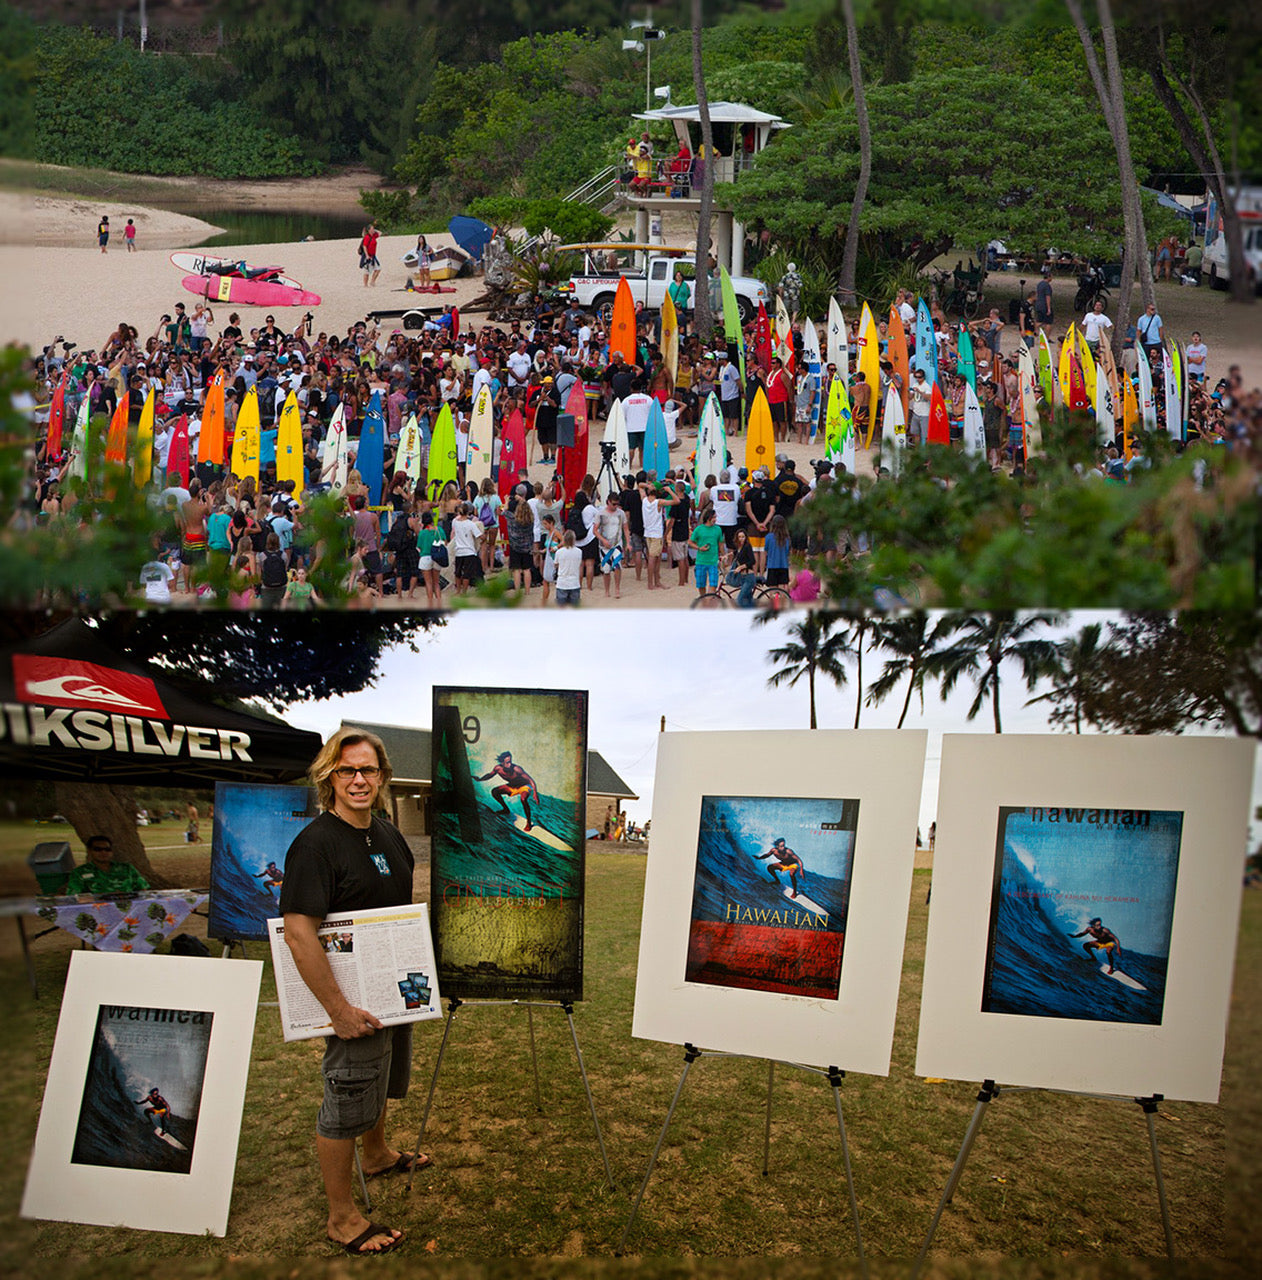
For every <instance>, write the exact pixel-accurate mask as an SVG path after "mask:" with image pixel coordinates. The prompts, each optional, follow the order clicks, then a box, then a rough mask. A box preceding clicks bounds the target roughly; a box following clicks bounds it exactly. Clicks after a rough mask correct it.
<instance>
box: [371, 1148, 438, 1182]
mask: <svg viewBox="0 0 1262 1280" xmlns="http://www.w3.org/2000/svg"><path fill="white" fill-rule="evenodd" d="M433 1163H434V1161H433V1158H432V1157H430V1156H427V1155H419V1156H417V1157H416V1159H415V1160H413V1158H412V1153H411V1152H410V1151H404V1152H402V1153H401V1154H400V1155H399V1158H398V1159H397V1160H396V1161H395V1162H394V1163H393V1164H392V1165H390V1166H388V1167H387V1168H385V1169H378V1170H377V1171H376V1172H375V1173H366V1174H364V1179H365V1181H370V1180H371V1179H373V1178H388V1177H390V1176H391V1175H392V1174H396V1173H412V1172H414V1171H416V1172H419V1171H420V1170H421V1169H428V1168H429V1166H430V1165H432V1164H433Z"/></svg>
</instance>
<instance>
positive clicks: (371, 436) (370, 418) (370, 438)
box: [355, 391, 386, 507]
mask: <svg viewBox="0 0 1262 1280" xmlns="http://www.w3.org/2000/svg"><path fill="white" fill-rule="evenodd" d="M385 461H386V420H385V417H384V416H383V415H382V412H381V392H380V391H374V392H373V393H372V399H371V400H370V401H369V402H368V412H367V413H365V414H364V428H363V430H362V431H361V432H360V433H359V452H358V453H357V454H356V455H355V469H356V470H357V471H358V472H359V474H360V475H361V476H362V477H363V480H364V483H365V484H366V485H367V486H368V505H369V506H370V507H379V506H380V505H381V484H382V468H383V467H384V466H385Z"/></svg>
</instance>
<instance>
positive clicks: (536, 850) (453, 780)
mask: <svg viewBox="0 0 1262 1280" xmlns="http://www.w3.org/2000/svg"><path fill="white" fill-rule="evenodd" d="M433 717H434V718H433V760H432V770H431V777H432V778H433V788H434V790H433V842H432V851H431V888H430V903H431V911H432V913H433V925H434V951H435V954H436V956H437V960H438V973H439V982H440V986H441V990H442V992H443V994H444V995H448V996H460V997H462V998H464V999H477V998H482V999H519V998H524V997H535V998H540V999H547V1000H578V999H581V998H582V994H583V889H584V853H585V845H584V841H585V825H586V787H587V694H586V693H583V692H577V691H574V690H546V689H543V690H541V689H476V688H454V687H446V686H435V688H434V704H433Z"/></svg>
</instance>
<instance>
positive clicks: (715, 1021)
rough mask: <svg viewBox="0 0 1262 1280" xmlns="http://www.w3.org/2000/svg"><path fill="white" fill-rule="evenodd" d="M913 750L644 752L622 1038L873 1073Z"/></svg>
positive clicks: (916, 769)
mask: <svg viewBox="0 0 1262 1280" xmlns="http://www.w3.org/2000/svg"><path fill="white" fill-rule="evenodd" d="M925 740H926V735H925V734H924V733H922V732H918V731H910V730H909V731H897V732H881V731H872V732H867V731H864V732H836V733H833V732H819V731H812V732H805V733H799V732H783V731H777V732H766V733H671V734H664V735H662V736H661V737H660V738H659V740H658V753H657V778H656V782H655V784H654V792H653V826H652V836H651V839H650V842H649V853H648V868H647V873H646V879H645V888H644V915H643V920H642V923H641V927H640V959H639V969H638V972H637V977H636V990H635V1017H634V1021H633V1025H632V1034H633V1035H636V1036H639V1037H641V1038H643V1039H649V1040H665V1041H667V1042H669V1043H675V1044H694V1045H696V1046H697V1047H698V1048H703V1049H715V1050H721V1051H724V1052H728V1053H742V1054H749V1055H751V1056H754V1057H765V1058H774V1059H779V1060H782V1061H792V1062H800V1063H803V1064H806V1065H810V1066H818V1067H827V1066H836V1067H840V1068H842V1069H843V1070H854V1071H865V1072H869V1073H871V1074H874V1075H884V1074H886V1073H888V1071H889V1059H890V1046H891V1043H892V1040H893V1033H894V1018H895V1014H896V1012H897V1008H898V986H899V977H900V974H901V970H902V955H903V938H904V935H905V933H906V923H907V902H908V894H909V893H910V890H911V876H912V864H913V861H914V857H915V848H916V821H917V816H918V809H919V804H920V782H921V775H922V771H923V767H924V752H925Z"/></svg>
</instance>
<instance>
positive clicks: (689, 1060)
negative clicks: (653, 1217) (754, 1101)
mask: <svg viewBox="0 0 1262 1280" xmlns="http://www.w3.org/2000/svg"><path fill="white" fill-rule="evenodd" d="M749 1057H750V1055H749V1054H745V1053H723V1052H720V1051H718V1050H715V1049H698V1048H697V1047H696V1046H695V1045H691V1044H685V1045H684V1069H683V1073H682V1074H681V1075H680V1077H679V1084H678V1085H677V1086H676V1087H675V1096H674V1097H673V1098H672V1099H671V1102H670V1107H669V1109H668V1110H667V1112H666V1122H665V1123H664V1124H663V1125H662V1131H661V1133H660V1134H659V1135H658V1138H657V1146H655V1147H654V1148H653V1154H652V1155H651V1156H650V1157H649V1167H648V1169H647V1170H645V1173H644V1181H643V1182H642V1183H641V1184H640V1190H639V1192H638V1193H637V1195H636V1197H635V1203H634V1204H632V1206H631V1216H630V1217H629V1218H628V1219H627V1225H626V1226H625V1227H623V1229H622V1238H621V1239H620V1240H619V1241H618V1247H617V1249H615V1250H614V1254H615V1256H616V1257H619V1258H620V1257H622V1255H623V1250H624V1248H625V1247H626V1243H627V1236H628V1235H630V1233H631V1228H632V1226H634V1224H635V1219H636V1215H637V1214H638V1213H639V1211H640V1201H641V1200H643V1199H644V1193H645V1192H646V1191H647V1190H648V1185H649V1180H650V1179H651V1178H652V1176H653V1170H654V1168H655V1167H656V1165H657V1158H658V1156H659V1155H660V1154H661V1151H662V1144H663V1143H664V1142H665V1141H666V1131H667V1130H668V1129H669V1128H670V1122H671V1120H672V1119H673V1118H674V1115H675V1108H676V1107H677V1106H678V1105H679V1098H680V1095H681V1094H682V1093H683V1091H684V1082H685V1081H686V1080H687V1079H688V1072H689V1071H691V1070H692V1064H693V1063H694V1062H696V1060H697V1059H698V1058H749ZM754 1060H755V1061H762V1059H754ZM766 1062H767V1116H766V1122H765V1124H764V1126H763V1139H762V1176H763V1177H764V1178H765V1177H766V1176H767V1174H768V1171H769V1159H770V1154H771V1098H772V1092H773V1089H774V1086H775V1077H776V1059H774V1058H768V1059H767V1060H766ZM780 1065H781V1066H785V1067H795V1068H796V1069H797V1070H799V1071H806V1072H809V1073H810V1074H811V1075H816V1076H823V1077H824V1078H825V1079H827V1081H828V1083H829V1085H830V1086H831V1087H832V1091H833V1105H834V1106H835V1108H836V1110H837V1132H838V1134H839V1135H840V1136H841V1157H842V1161H843V1163H844V1165H845V1169H846V1189H847V1191H849V1193H850V1217H851V1220H852V1221H853V1223H854V1235H855V1242H856V1243H857V1245H858V1247H859V1271H860V1274H861V1275H862V1276H863V1277H864V1278H865V1280H866V1277H867V1274H868V1260H867V1258H866V1257H865V1255H864V1252H863V1232H862V1231H861V1230H860V1229H859V1202H858V1200H857V1199H856V1197H855V1193H854V1176H853V1174H852V1173H851V1171H850V1146H849V1143H847V1141H846V1122H845V1119H844V1118H843V1117H842V1114H841V1081H842V1078H843V1077H844V1076H845V1074H846V1073H845V1072H844V1071H842V1070H840V1069H839V1068H837V1067H828V1068H827V1069H826V1070H825V1069H824V1068H821V1067H808V1066H805V1065H804V1064H803V1063H800V1062H782V1063H781V1064H780Z"/></svg>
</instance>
